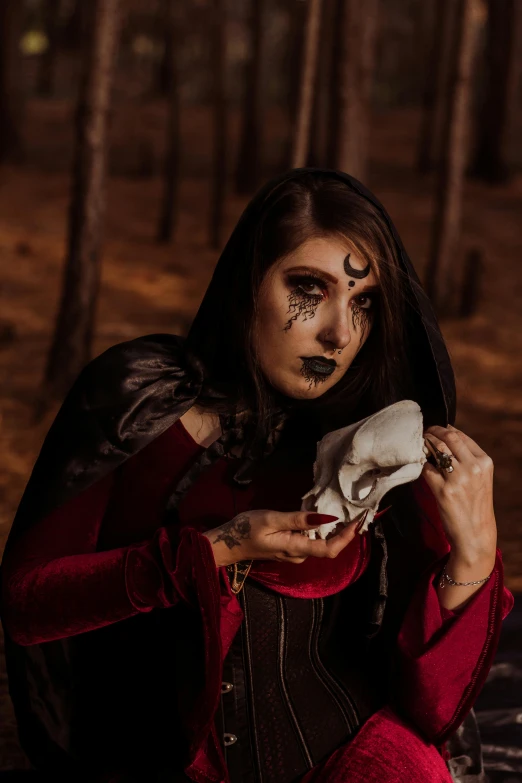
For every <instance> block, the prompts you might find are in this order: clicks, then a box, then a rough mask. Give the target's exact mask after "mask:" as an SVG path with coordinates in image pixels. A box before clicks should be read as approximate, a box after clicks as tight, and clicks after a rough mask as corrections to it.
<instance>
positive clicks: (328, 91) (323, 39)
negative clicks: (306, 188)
mask: <svg viewBox="0 0 522 783" xmlns="http://www.w3.org/2000/svg"><path fill="white" fill-rule="evenodd" d="M336 12H337V0H323V2H322V14H321V32H320V39H319V52H318V63H317V80H316V87H315V94H314V105H313V112H312V130H311V134H310V135H311V138H310V154H309V158H308V164H309V165H310V166H319V167H322V166H328V165H330V161H329V154H328V153H329V149H328V144H329V135H330V118H331V116H332V112H331V106H330V101H331V99H332V97H333V90H332V79H333V74H334V51H335V22H336Z"/></svg>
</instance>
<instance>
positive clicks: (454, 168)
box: [426, 0, 480, 314]
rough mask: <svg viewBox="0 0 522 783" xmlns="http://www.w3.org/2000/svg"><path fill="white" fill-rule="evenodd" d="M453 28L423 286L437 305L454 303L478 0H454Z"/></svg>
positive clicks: (442, 310)
mask: <svg viewBox="0 0 522 783" xmlns="http://www.w3.org/2000/svg"><path fill="white" fill-rule="evenodd" d="M457 1H458V8H457V17H456V21H457V27H456V35H455V45H454V49H453V53H452V58H451V69H450V77H451V78H450V87H451V88H450V90H449V91H448V96H447V100H448V108H447V111H446V117H447V119H446V127H445V132H444V145H443V161H442V166H441V168H440V174H439V179H438V186H437V197H436V206H435V216H434V221H433V235H432V243H431V255H430V258H429V262H428V268H427V275H426V291H427V293H428V296H430V297H431V299H432V301H433V303H434V305H435V307H436V308H437V310H438V311H439V312H440V313H442V314H446V313H449V312H450V309H451V307H452V304H453V301H452V291H453V288H454V282H455V280H454V278H455V264H456V258H457V244H458V239H459V233H460V222H461V209H462V184H463V177H464V169H465V165H466V159H467V152H468V147H469V144H468V141H469V107H470V94H471V77H472V72H473V65H474V60H475V52H476V44H477V37H478V29H479V24H480V21H479V18H480V11H479V0H457Z"/></svg>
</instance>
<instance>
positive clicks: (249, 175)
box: [235, 0, 263, 194]
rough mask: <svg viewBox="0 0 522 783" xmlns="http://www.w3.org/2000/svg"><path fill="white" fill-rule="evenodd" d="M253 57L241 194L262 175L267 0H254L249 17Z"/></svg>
mask: <svg viewBox="0 0 522 783" xmlns="http://www.w3.org/2000/svg"><path fill="white" fill-rule="evenodd" d="M248 32H249V39H250V41H249V43H250V47H249V58H248V61H247V64H246V68H245V79H244V83H243V100H242V107H241V129H240V139H239V153H238V158H237V165H236V175H235V184H236V191H237V192H238V193H240V194H247V193H251V192H252V191H253V190H255V189H256V187H257V186H258V184H259V180H260V176H261V163H262V160H261V150H262V137H263V91H262V73H261V67H262V49H263V0H250V16H249V20H248Z"/></svg>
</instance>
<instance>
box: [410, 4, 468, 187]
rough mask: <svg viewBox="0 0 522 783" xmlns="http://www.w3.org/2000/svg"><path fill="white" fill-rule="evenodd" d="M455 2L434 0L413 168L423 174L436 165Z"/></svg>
mask: <svg viewBox="0 0 522 783" xmlns="http://www.w3.org/2000/svg"><path fill="white" fill-rule="evenodd" d="M458 2H459V0H435V9H434V10H435V19H434V29H433V37H432V47H431V51H430V54H429V57H428V61H427V74H426V82H425V84H426V86H425V91H424V96H423V106H422V119H421V129H420V135H419V147H418V153H417V167H418V169H419V171H421V172H423V173H426V172H428V171H431V170H432V169H433V168H435V167H436V166H437V165H439V164H440V161H441V156H442V143H443V136H444V128H445V125H446V120H447V117H446V111H447V107H448V100H447V95H448V91H449V90H450V89H451V86H450V78H451V58H452V55H453V52H454V50H455V34H456V12H457V6H458Z"/></svg>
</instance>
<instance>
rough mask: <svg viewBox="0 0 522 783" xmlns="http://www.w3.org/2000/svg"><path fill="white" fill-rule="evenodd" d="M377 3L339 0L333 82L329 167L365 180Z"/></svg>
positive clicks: (370, 0)
mask: <svg viewBox="0 0 522 783" xmlns="http://www.w3.org/2000/svg"><path fill="white" fill-rule="evenodd" d="M378 1H379V0H367V2H365V3H364V4H363V3H360V2H359V0H340V4H339V11H338V24H337V45H336V47H335V48H336V53H337V62H336V73H335V77H334V79H333V85H334V96H333V100H332V110H333V112H332V113H333V117H332V138H331V144H330V151H331V155H330V157H331V160H332V165H333V166H334V167H335V168H337V169H341V170H342V171H345V172H347V173H348V174H351V175H352V176H354V177H357V178H358V179H362V180H364V179H365V177H366V169H367V146H366V139H367V134H368V111H369V104H370V100H371V87H372V81H373V70H374V60H375V44H376V33H377V15H378Z"/></svg>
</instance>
